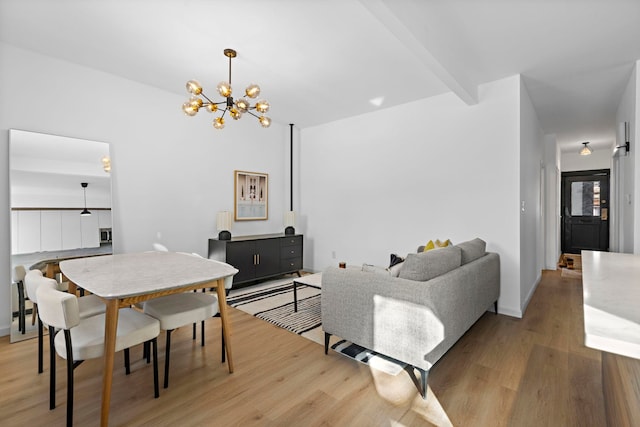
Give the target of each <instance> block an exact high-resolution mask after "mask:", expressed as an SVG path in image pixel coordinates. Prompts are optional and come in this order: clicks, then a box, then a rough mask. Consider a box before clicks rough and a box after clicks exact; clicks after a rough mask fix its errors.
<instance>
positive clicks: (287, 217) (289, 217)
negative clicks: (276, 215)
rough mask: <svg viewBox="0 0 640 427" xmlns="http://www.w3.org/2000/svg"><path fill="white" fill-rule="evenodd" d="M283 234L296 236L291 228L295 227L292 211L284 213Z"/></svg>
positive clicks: (294, 217) (294, 215)
mask: <svg viewBox="0 0 640 427" xmlns="http://www.w3.org/2000/svg"><path fill="white" fill-rule="evenodd" d="M284 225H285V226H286V228H285V229H284V234H287V235H290V234H296V229H295V228H293V226H294V225H296V213H295V212H294V211H287V212H285V213H284Z"/></svg>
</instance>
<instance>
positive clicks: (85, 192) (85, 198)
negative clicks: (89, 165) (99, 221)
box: [80, 182, 91, 216]
mask: <svg viewBox="0 0 640 427" xmlns="http://www.w3.org/2000/svg"><path fill="white" fill-rule="evenodd" d="M80 185H81V186H82V191H83V192H84V210H83V211H82V212H80V216H91V212H89V210H88V209H87V185H89V183H87V182H81V183H80Z"/></svg>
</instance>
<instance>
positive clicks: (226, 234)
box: [216, 211, 232, 240]
mask: <svg viewBox="0 0 640 427" xmlns="http://www.w3.org/2000/svg"><path fill="white" fill-rule="evenodd" d="M231 221H232V220H231V212H229V211H222V212H218V215H217V216H216V229H217V230H218V231H219V232H220V233H218V239H220V240H231V232H230V231H229V230H231Z"/></svg>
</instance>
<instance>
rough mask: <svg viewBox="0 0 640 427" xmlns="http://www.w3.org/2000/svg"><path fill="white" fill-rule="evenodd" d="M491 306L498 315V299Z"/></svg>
mask: <svg viewBox="0 0 640 427" xmlns="http://www.w3.org/2000/svg"><path fill="white" fill-rule="evenodd" d="M493 308H494V310H495V312H496V316H497V315H498V300H496V302H494V303H493Z"/></svg>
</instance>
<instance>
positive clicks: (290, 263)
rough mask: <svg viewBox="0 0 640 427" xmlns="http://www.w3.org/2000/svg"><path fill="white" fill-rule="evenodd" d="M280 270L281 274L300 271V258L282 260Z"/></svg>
mask: <svg viewBox="0 0 640 427" xmlns="http://www.w3.org/2000/svg"><path fill="white" fill-rule="evenodd" d="M281 268H282V271H283V272H285V271H286V272H291V271H298V270H302V258H289V259H283V260H282V265H281Z"/></svg>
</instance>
